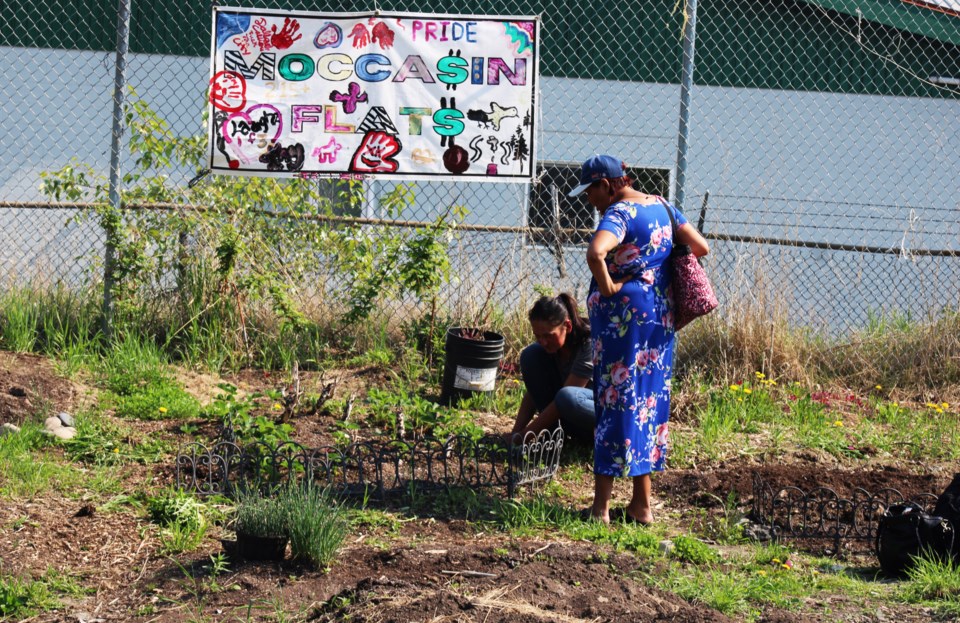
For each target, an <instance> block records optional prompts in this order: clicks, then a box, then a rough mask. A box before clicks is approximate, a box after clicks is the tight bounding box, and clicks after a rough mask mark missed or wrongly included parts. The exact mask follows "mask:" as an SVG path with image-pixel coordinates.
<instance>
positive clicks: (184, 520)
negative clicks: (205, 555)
mask: <svg viewBox="0 0 960 623" xmlns="http://www.w3.org/2000/svg"><path fill="white" fill-rule="evenodd" d="M147 512H148V513H149V514H150V520H151V521H152V522H154V523H156V524H158V525H160V526H172V525H178V526H183V527H185V528H196V529H199V528H202V527H205V526H206V525H207V523H208V521H207V516H206V515H207V511H206V508H205V506H204V504H203V503H202V502H200V501H198V500H197V498H195V497H194V496H192V495H190V494H189V493H187V492H186V491H184V490H182V489H164V490H163V491H161V492H160V493H159V494H157V495H156V496H154V497H151V498H149V499H148V501H147Z"/></svg>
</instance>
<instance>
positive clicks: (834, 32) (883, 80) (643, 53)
mask: <svg viewBox="0 0 960 623" xmlns="http://www.w3.org/2000/svg"><path fill="white" fill-rule="evenodd" d="M132 4H133V13H132V20H131V42H130V49H131V50H132V51H133V52H142V53H151V54H175V55H186V56H201V57H205V56H207V55H208V54H209V49H208V48H209V45H210V34H209V30H210V2H209V0H205V1H198V0H190V1H188V2H184V1H183V0H150V1H146V0H132ZM238 4H242V5H244V6H260V7H264V8H293V9H296V10H317V11H330V12H349V11H357V10H360V9H362V8H363V7H362V6H358V5H357V4H356V3H354V2H351V1H349V0H331V1H328V2H321V3H316V2H290V1H289V0H287V1H280V0H273V1H262V0H261V1H255V2H251V1H244V2H241V3H238ZM412 4H413V3H411V2H410V0H399V1H397V2H392V3H391V2H383V3H380V5H379V6H380V8H381V9H382V10H384V11H416V12H426V13H430V12H436V13H443V12H448V11H451V9H450V8H449V7H450V5H449V4H448V3H440V2H426V3H416V4H417V5H416V7H414V6H413V5H412ZM676 4H677V3H676V0H648V1H646V2H638V1H634V2H624V3H620V4H614V5H610V4H606V5H601V4H597V3H581V2H577V1H575V0H542V1H536V0H534V1H530V2H524V3H518V2H517V1H516V0H499V1H493V0H468V1H466V2H463V3H460V4H458V5H457V9H456V11H457V12H458V13H463V14H470V13H476V14H501V15H511V14H539V15H541V16H542V17H543V25H542V36H543V41H542V47H541V52H542V55H541V66H540V69H541V73H542V74H544V75H547V76H562V77H570V78H583V79H602V80H625V81H636V82H659V83H676V82H678V81H679V78H680V49H681V47H680V38H681V32H682V29H683V16H682V15H681V14H680V13H679V12H678V11H675V10H674V9H675V7H676ZM847 4H850V6H853V5H852V4H851V3H849V2H847V3H846V4H844V0H830V1H829V2H819V3H813V2H807V1H806V0H701V1H700V3H699V14H698V26H697V33H698V40H697V64H696V82H697V84H701V85H715V86H733V87H750V88H761V89H787V90H805V91H827V92H840V93H865V94H878V95H881V94H882V95H910V96H927V97H956V95H955V94H954V93H950V92H947V91H945V90H944V89H940V88H937V87H935V86H931V85H930V84H927V83H926V82H925V79H926V78H927V77H929V76H948V77H958V76H960V46H958V45H955V44H954V43H951V42H950V40H952V38H953V37H951V36H944V39H945V40H941V39H937V38H934V36H935V35H937V33H941V34H942V32H941V30H942V27H944V25H945V24H947V25H948V24H949V22H947V21H944V20H953V21H954V22H957V23H960V19H958V18H955V17H951V16H946V15H942V14H937V16H936V17H929V16H928V15H925V14H921V17H924V19H925V21H924V20H919V18H917V15H916V12H917V11H924V9H918V8H916V7H912V6H910V5H906V4H904V3H902V2H899V0H878V1H877V2H874V9H875V10H879V9H878V8H877V7H879V6H880V4H883V6H884V7H885V8H884V10H885V11H886V12H887V13H885V14H889V15H888V19H885V20H883V22H884V23H881V22H880V21H869V20H866V19H859V18H858V17H857V16H855V15H849V14H848V13H849V11H850V6H846V5H847ZM859 4H863V3H858V5H859ZM821 5H822V6H821ZM834 5H836V7H834ZM840 5H843V6H840ZM825 7H833V8H837V9H838V11H834V10H831V8H825ZM897 10H900V11H901V13H896V15H893V14H894V13H895V12H896V11H897ZM927 13H929V14H933V13H935V12H932V11H927ZM116 14H117V9H116V0H73V1H71V2H64V3H60V4H57V3H40V2H38V3H35V4H33V5H29V6H27V8H25V9H23V10H19V11H5V12H0V45H5V46H22V47H45V48H62V49H89V50H112V49H113V48H114V46H115V39H116V34H115V29H116ZM890 15H893V17H890ZM898 16H899V17H898ZM894 17H896V19H899V20H901V21H900V22H897V21H896V19H894ZM907 22H909V23H910V24H913V25H914V26H915V27H913V28H911V29H906V28H895V27H894V25H895V24H897V23H900V24H901V26H903V25H904V24H906V23H907ZM891 24H893V25H891ZM917 24H920V25H922V26H923V29H925V30H923V29H921V28H920V27H919V26H917ZM937 28H941V30H937ZM918 30H922V31H923V32H926V33H928V34H929V35H930V36H923V35H922V34H917V33H916V32H915V31H918ZM953 34H954V35H956V37H960V35H958V34H957V33H953Z"/></svg>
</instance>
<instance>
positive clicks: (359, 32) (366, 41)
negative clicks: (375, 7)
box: [347, 24, 370, 48]
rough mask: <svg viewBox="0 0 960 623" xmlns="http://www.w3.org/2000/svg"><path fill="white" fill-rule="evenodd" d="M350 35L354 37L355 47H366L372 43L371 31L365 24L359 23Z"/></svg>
mask: <svg viewBox="0 0 960 623" xmlns="http://www.w3.org/2000/svg"><path fill="white" fill-rule="evenodd" d="M347 36H348V37H353V47H355V48H365V47H367V46H368V45H370V31H368V30H367V27H366V26H364V25H363V24H357V25H356V26H354V27H353V30H351V31H350V34H349V35H347Z"/></svg>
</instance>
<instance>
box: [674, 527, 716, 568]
mask: <svg viewBox="0 0 960 623" xmlns="http://www.w3.org/2000/svg"><path fill="white" fill-rule="evenodd" d="M670 555H671V556H673V557H674V558H676V559H677V560H680V561H683V562H688V563H692V564H695V565H708V564H712V563H715V562H719V561H720V555H719V554H718V553H717V552H716V550H714V549H713V548H711V547H710V546H709V545H707V544H706V543H704V542H703V541H701V540H699V539H696V538H694V537H691V536H687V535H684V534H681V535H678V536H676V537H674V539H673V550H672V551H671V552H670Z"/></svg>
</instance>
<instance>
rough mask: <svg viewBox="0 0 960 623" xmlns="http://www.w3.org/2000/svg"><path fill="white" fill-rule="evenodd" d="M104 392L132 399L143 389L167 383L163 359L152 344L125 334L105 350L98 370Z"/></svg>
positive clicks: (167, 374) (168, 375)
mask: <svg viewBox="0 0 960 623" xmlns="http://www.w3.org/2000/svg"><path fill="white" fill-rule="evenodd" d="M98 372H99V373H100V377H101V379H102V383H103V387H104V389H108V390H110V391H111V392H113V393H115V394H117V395H119V396H132V395H134V394H136V393H138V392H140V391H141V390H142V389H143V388H145V387H150V386H152V385H161V384H163V383H165V382H168V381H169V379H170V371H169V370H168V369H167V358H166V355H165V354H164V353H163V352H162V351H161V350H160V348H159V347H158V346H157V345H156V344H154V343H153V342H152V341H150V340H148V339H145V338H141V337H137V335H136V334H127V335H125V336H123V337H121V338H119V339H118V340H117V341H116V342H115V343H114V344H113V345H112V347H111V348H110V349H108V350H107V352H106V353H105V355H104V357H103V359H102V360H101V361H100V364H99V370H98Z"/></svg>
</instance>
